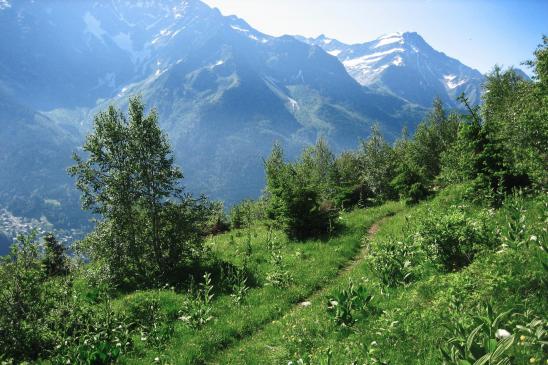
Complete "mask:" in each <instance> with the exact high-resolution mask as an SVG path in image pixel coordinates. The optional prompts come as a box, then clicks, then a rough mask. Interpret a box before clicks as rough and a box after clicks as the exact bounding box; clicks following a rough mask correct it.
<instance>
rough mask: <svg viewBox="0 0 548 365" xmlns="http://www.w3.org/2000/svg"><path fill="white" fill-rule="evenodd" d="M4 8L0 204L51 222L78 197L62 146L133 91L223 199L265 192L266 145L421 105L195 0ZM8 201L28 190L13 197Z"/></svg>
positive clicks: (0, 21)
mask: <svg viewBox="0 0 548 365" xmlns="http://www.w3.org/2000/svg"><path fill="white" fill-rule="evenodd" d="M3 4H8V6H4V7H3V9H2V10H0V31H1V32H2V34H3V37H2V39H1V40H0V70H1V71H2V72H0V92H1V93H2V95H4V96H5V100H7V101H6V102H4V103H3V104H2V105H1V106H0V108H2V109H3V110H2V111H1V114H0V116H1V118H2V120H1V123H3V124H7V125H9V129H5V130H4V135H3V136H2V138H4V139H10V148H5V149H4V150H3V151H2V159H1V160H0V169H2V170H3V171H6V170H5V168H6V166H7V167H8V168H10V170H9V171H10V175H9V176H8V175H6V174H2V176H0V187H1V188H2V193H3V196H4V198H0V206H1V205H4V206H5V205H9V206H10V207H11V209H12V210H15V211H17V212H18V213H20V212H21V211H24V212H27V211H33V214H45V215H46V217H47V218H48V219H50V220H53V221H54V222H55V223H56V224H57V223H59V222H64V221H65V219H64V218H59V217H57V216H56V215H55V214H52V213H51V209H49V208H48V207H43V206H42V205H43V204H42V203H43V202H51V201H60V202H62V203H63V205H62V206H63V207H64V206H65V204H64V203H65V201H72V200H73V197H74V196H77V195H76V194H75V192H74V189H71V188H70V186H71V184H70V183H71V181H70V179H68V178H67V177H66V173H65V169H66V167H67V166H68V165H70V154H71V151H72V150H75V149H77V148H78V146H80V145H81V143H82V140H83V136H84V135H85V133H86V132H87V131H89V128H90V125H91V120H92V117H93V115H94V114H95V113H96V112H97V111H99V110H102V109H104V108H106V106H107V105H109V104H116V105H118V106H120V107H122V108H125V105H126V104H127V100H128V97H129V96H130V95H132V94H141V95H143V97H144V99H145V102H146V103H147V104H148V105H150V106H155V107H156V108H157V110H158V112H159V117H160V122H161V126H162V128H163V129H164V130H166V131H167V133H168V134H169V137H170V139H171V141H172V144H173V148H174V152H175V155H176V160H177V162H178V163H179V164H181V165H182V167H183V171H184V174H185V185H187V186H188V188H189V190H191V191H194V192H205V193H207V194H208V195H209V196H211V197H212V198H215V199H223V200H225V201H227V202H228V203H229V204H231V203H233V202H236V201H238V200H240V199H243V198H246V197H256V196H257V195H258V194H259V193H260V190H261V188H262V186H263V182H264V176H263V167H262V161H263V158H265V157H266V156H267V155H268V153H269V152H270V149H271V146H272V144H273V143H274V141H280V142H281V143H282V144H283V145H284V147H285V149H286V150H287V154H288V157H289V158H294V157H295V156H297V154H298V153H299V152H300V151H301V149H302V148H303V147H305V146H307V145H309V144H311V143H314V142H315V141H316V139H317V138H318V137H319V136H320V135H321V136H325V137H326V138H327V139H328V140H329V142H330V143H331V145H332V146H333V148H334V150H335V151H342V150H345V149H349V148H354V147H355V146H356V145H357V143H358V140H359V138H362V137H366V136H367V135H368V134H369V131H370V128H371V125H372V124H373V123H374V122H376V121H378V122H379V123H380V124H381V128H382V130H383V131H384V133H386V135H387V136H388V137H389V138H394V137H395V136H396V135H397V134H398V133H399V131H400V130H401V127H402V125H403V124H404V123H405V124H407V125H410V126H412V125H414V124H415V123H416V122H417V121H418V120H419V119H420V118H421V116H422V115H424V113H425V111H426V109H425V108H421V107H417V106H414V105H411V104H410V103H408V102H407V101H405V100H403V99H402V98H400V97H396V96H393V95H387V94H381V93H378V92H376V91H375V90H372V89H369V88H367V87H364V86H362V85H360V84H359V83H357V82H356V81H355V80H354V79H353V78H352V77H351V76H350V75H349V74H348V73H347V72H346V70H345V68H344V66H343V65H342V64H341V63H340V62H339V60H338V59H337V58H336V57H333V56H332V55H329V54H328V53H327V52H325V51H324V50H323V49H322V48H320V47H317V46H314V45H310V44H307V43H304V42H301V41H299V40H297V39H295V38H294V37H290V36H283V37H272V36H269V35H266V34H263V33H261V32H259V31H257V30H255V29H253V28H252V27H250V26H249V24H247V23H246V22H245V21H244V20H242V19H239V18H237V17H235V16H228V17H226V16H223V15H222V14H221V13H220V12H219V11H218V10H217V9H212V8H210V7H209V6H207V5H205V4H204V3H202V2H200V1H198V0H185V1H181V0H179V1H175V0H163V1H160V0H141V1H136V2H129V1H125V0H111V1H75V2H62V1H58V2H57V1H47V2H37V1H31V0H20V1H17V2H11V3H8V2H5V1H4V2H3ZM19 106H21V107H19ZM21 108H26V109H25V110H27V112H26V114H25V115H24V116H21V118H19V119H20V121H19V122H17V123H16V122H14V121H13V118H12V117H13V116H14V115H17V113H20V111H19V110H20V109H21ZM25 123H26V124H25ZM22 125H24V126H23V127H22ZM30 126H32V128H39V131H38V130H30V129H31V127H30ZM26 146H29V147H28V148H27V147H26ZM17 181H24V182H25V184H22V186H21V184H18V183H17ZM60 195H64V197H61V196H60ZM10 196H21V197H24V198H23V201H21V202H20V203H19V204H18V206H16V205H17V204H15V205H14V204H13V202H12V201H11V200H10V198H9V197H10ZM31 196H32V197H35V198H33V199H34V200H33V199H30V197H31ZM21 207H26V208H25V209H22V208H21Z"/></svg>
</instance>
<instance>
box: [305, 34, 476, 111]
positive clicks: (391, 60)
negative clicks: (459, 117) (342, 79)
mask: <svg viewBox="0 0 548 365" xmlns="http://www.w3.org/2000/svg"><path fill="white" fill-rule="evenodd" d="M298 38H299V39H300V40H302V41H304V42H307V43H309V44H313V45H316V46H318V47H321V48H323V49H324V50H325V51H326V52H327V53H329V54H330V55H332V56H335V57H337V58H338V59H339V60H340V61H341V62H342V63H343V65H344V66H345V68H346V70H347V72H348V73H349V74H350V75H351V76H352V77H353V78H354V79H355V80H356V81H358V82H359V83H360V84H361V85H363V86H366V87H368V88H372V89H376V90H377V91H381V92H385V93H389V94H393V95H396V96H399V97H401V98H403V99H405V100H407V101H410V102H412V103H416V104H419V105H422V106H429V105H430V104H431V101H432V99H433V98H434V97H436V96H439V97H441V98H442V100H444V102H446V103H447V104H449V105H452V106H458V103H457V101H456V97H457V96H458V95H459V94H460V93H462V92H466V93H467V94H468V96H469V97H470V98H471V99H472V100H473V101H474V102H479V98H480V90H481V83H482V81H483V76H482V75H481V73H480V72H479V71H477V70H474V69H472V68H470V67H467V66H465V65H463V64H462V63H460V62H459V61H457V60H455V59H453V58H450V57H448V56H446V55H445V54H444V53H441V52H438V51H436V50H435V49H433V48H432V47H431V46H430V45H429V44H428V43H427V42H426V41H425V40H424V39H423V38H422V37H421V36H420V35H419V34H418V33H416V32H403V33H401V32H397V33H390V34H385V35H382V36H380V37H379V38H377V39H375V40H372V41H369V42H365V43H360V44H345V43H342V42H339V41H338V40H336V39H332V38H328V37H326V36H325V35H321V36H320V37H318V38H303V37H298Z"/></svg>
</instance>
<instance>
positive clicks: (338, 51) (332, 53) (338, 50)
mask: <svg viewBox="0 0 548 365" xmlns="http://www.w3.org/2000/svg"><path fill="white" fill-rule="evenodd" d="M341 52H342V51H341V50H340V49H334V50H332V51H327V53H329V54H330V55H331V56H335V57H337V56H338V55H340V54H341Z"/></svg>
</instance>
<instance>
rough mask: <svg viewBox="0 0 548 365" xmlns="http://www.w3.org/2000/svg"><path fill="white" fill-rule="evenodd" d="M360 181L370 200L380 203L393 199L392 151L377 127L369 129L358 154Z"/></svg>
mask: <svg viewBox="0 0 548 365" xmlns="http://www.w3.org/2000/svg"><path fill="white" fill-rule="evenodd" d="M358 156H359V161H360V170H359V172H360V179H361V181H362V183H363V184H364V185H365V186H366V187H367V189H368V190H369V191H371V194H372V198H373V199H374V200H376V201H379V202H382V201H385V200H387V199H390V198H393V197H395V193H394V190H393V189H392V187H391V185H390V181H392V179H393V178H394V167H395V159H394V151H393V150H392V148H391V147H390V145H389V144H388V143H387V142H386V140H385V139H384V137H383V135H382V134H381V132H380V128H379V126H378V125H374V126H373V128H372V129H371V135H370V136H369V138H368V139H367V140H362V141H361V145H360V149H359V152H358Z"/></svg>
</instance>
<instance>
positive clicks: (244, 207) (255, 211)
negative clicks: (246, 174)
mask: <svg viewBox="0 0 548 365" xmlns="http://www.w3.org/2000/svg"><path fill="white" fill-rule="evenodd" d="M264 210H265V207H264V201H262V200H258V201H252V200H243V201H242V202H240V203H238V204H236V205H235V206H233V207H232V209H231V210H230V226H231V228H232V229H238V228H244V227H249V226H250V225H252V224H253V223H255V222H258V221H261V220H263V219H265V211H264Z"/></svg>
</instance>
